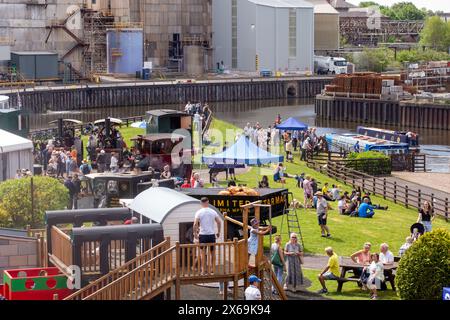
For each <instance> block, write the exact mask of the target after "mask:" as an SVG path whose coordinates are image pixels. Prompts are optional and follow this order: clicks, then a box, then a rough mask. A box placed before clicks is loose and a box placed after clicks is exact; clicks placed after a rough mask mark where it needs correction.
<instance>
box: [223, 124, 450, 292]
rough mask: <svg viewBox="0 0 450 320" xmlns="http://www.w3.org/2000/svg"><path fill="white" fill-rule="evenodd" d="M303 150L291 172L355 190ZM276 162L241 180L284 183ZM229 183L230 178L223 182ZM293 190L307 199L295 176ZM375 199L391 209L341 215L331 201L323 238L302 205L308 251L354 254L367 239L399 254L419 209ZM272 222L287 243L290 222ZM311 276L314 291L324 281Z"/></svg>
mask: <svg viewBox="0 0 450 320" xmlns="http://www.w3.org/2000/svg"><path fill="white" fill-rule="evenodd" d="M227 126H228V127H230V128H233V127H234V126H233V125H231V124H229V123H228V124H227V123H226V122H223V121H221V122H220V130H224V129H226V127H227ZM299 158H300V156H299V154H298V153H297V154H296V155H295V160H294V163H285V165H286V168H287V173H289V174H291V175H296V174H301V173H305V174H306V175H310V176H312V177H314V178H316V180H317V181H318V182H319V183H320V184H319V187H320V188H321V186H323V184H324V183H325V182H328V183H329V185H330V188H331V185H332V184H338V185H340V186H341V189H342V190H346V191H351V190H352V188H351V187H350V186H345V185H343V184H342V183H341V182H338V181H336V180H333V179H331V178H329V177H328V176H326V175H324V174H321V173H319V172H317V171H315V170H313V169H310V168H308V167H307V166H306V164H305V163H304V162H300V161H299ZM274 168H275V165H271V166H263V167H261V168H258V167H253V168H252V169H251V170H250V171H249V172H247V173H245V174H242V175H238V176H237V178H238V181H237V182H238V183H241V184H246V185H247V186H249V187H256V186H257V185H258V181H259V180H260V179H261V177H262V175H267V176H268V177H269V182H270V186H271V187H272V188H279V187H281V184H277V183H275V182H273V179H272V175H273V170H274ZM221 184H222V185H224V186H225V185H226V182H225V181H224V182H222V183H221ZM285 187H286V188H288V189H289V191H291V192H293V194H294V198H295V199H297V200H299V201H300V202H301V203H303V200H304V198H303V189H300V188H298V187H297V185H296V181H295V179H287V183H286V185H285ZM372 201H373V203H375V204H381V205H383V206H389V210H388V211H381V210H376V214H375V216H374V218H373V219H360V218H350V217H348V216H343V215H340V214H339V213H338V212H337V203H335V202H331V206H332V207H333V210H331V211H330V212H329V218H328V226H329V228H330V231H331V234H332V237H331V238H322V237H321V233H320V228H319V226H318V223H317V217H316V212H315V210H314V209H298V217H299V221H300V225H301V230H302V236H303V240H304V245H305V252H306V253H310V254H320V255H324V254H325V253H324V249H325V248H326V247H328V246H331V247H333V249H334V250H335V252H336V253H337V254H338V255H340V256H350V255H351V254H352V253H354V252H355V251H357V250H359V249H361V248H362V246H363V244H364V243H365V242H367V241H369V242H371V243H372V245H373V248H374V249H376V250H378V248H379V246H380V244H381V243H384V242H386V243H388V244H389V246H390V249H391V251H392V252H393V253H394V255H396V254H397V253H398V250H399V248H400V246H401V245H402V244H403V243H404V242H405V238H406V237H407V236H408V235H409V232H410V231H409V228H410V226H411V225H412V224H413V223H414V222H416V219H417V210H414V209H407V208H405V207H404V206H402V205H398V204H395V203H393V202H391V201H388V200H384V199H383V198H382V197H378V196H372ZM272 224H273V225H275V226H277V227H278V230H281V229H280V228H282V230H283V234H282V238H283V243H286V242H287V241H288V234H287V226H286V224H284V225H283V226H282V225H281V224H282V218H281V217H277V218H274V219H273V221H272ZM438 227H442V228H446V229H448V230H450V224H449V223H447V222H445V220H443V219H436V220H435V221H434V223H433V228H438ZM264 245H265V247H266V248H268V247H269V245H270V244H269V238H268V237H266V239H265V242H264ZM304 273H305V275H306V277H307V278H309V279H310V280H311V281H312V286H311V287H310V288H309V290H311V291H317V290H319V289H320V284H319V282H318V280H317V274H318V273H319V271H318V270H304ZM328 285H329V291H330V293H329V294H328V295H327V296H328V297H330V298H332V299H368V293H366V292H363V291H361V290H360V289H359V288H358V287H357V286H356V284H354V283H346V284H344V289H343V292H342V293H340V294H338V293H336V287H337V283H336V282H334V281H331V283H329V284H328ZM380 299H398V297H397V296H396V294H395V293H394V292H392V291H391V290H388V291H386V292H382V293H380Z"/></svg>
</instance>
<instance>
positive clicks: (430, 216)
mask: <svg viewBox="0 0 450 320" xmlns="http://www.w3.org/2000/svg"><path fill="white" fill-rule="evenodd" d="M434 218H435V215H434V209H433V207H432V206H431V204H430V203H429V202H428V201H424V202H423V205H422V208H420V209H419V216H418V218H417V223H422V224H423V226H424V228H425V232H431V230H432V225H431V223H432V221H433V220H434Z"/></svg>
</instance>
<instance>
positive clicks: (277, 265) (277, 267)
mask: <svg viewBox="0 0 450 320" xmlns="http://www.w3.org/2000/svg"><path fill="white" fill-rule="evenodd" d="M270 262H271V263H272V266H273V271H274V272H275V276H276V277H277V280H278V283H279V284H280V286H283V272H284V271H286V261H285V259H284V252H283V249H282V248H281V236H279V235H278V236H275V242H274V243H272V246H271V247H270ZM272 292H273V293H275V288H274V287H273V286H272Z"/></svg>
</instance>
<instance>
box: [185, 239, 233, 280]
mask: <svg viewBox="0 0 450 320" xmlns="http://www.w3.org/2000/svg"><path fill="white" fill-rule="evenodd" d="M238 245H239V243H238V241H237V239H236V240H235V241H233V242H221V243H215V244H183V245H180V246H179V249H178V250H179V256H180V266H179V269H180V271H179V276H180V277H181V278H196V277H208V276H226V275H230V274H235V273H239V272H240V270H241V269H240V267H239V266H238V265H236V264H235V259H234V257H235V256H236V253H237V252H239V247H238ZM209 252H211V254H209ZM208 255H209V257H208ZM207 258H208V259H212V260H213V261H210V262H209V263H206V262H207ZM202 262H203V263H202Z"/></svg>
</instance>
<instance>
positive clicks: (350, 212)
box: [344, 197, 358, 217]
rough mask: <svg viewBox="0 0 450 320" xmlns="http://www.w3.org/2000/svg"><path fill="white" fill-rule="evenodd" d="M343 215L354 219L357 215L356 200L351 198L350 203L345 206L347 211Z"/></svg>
mask: <svg viewBox="0 0 450 320" xmlns="http://www.w3.org/2000/svg"><path fill="white" fill-rule="evenodd" d="M344 215H346V216H350V217H355V216H357V215H358V198H357V197H353V198H352V201H351V202H350V203H349V204H348V205H347V209H345V212H344Z"/></svg>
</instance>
